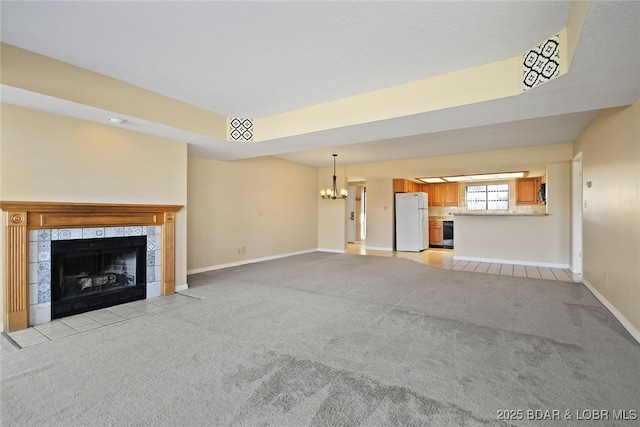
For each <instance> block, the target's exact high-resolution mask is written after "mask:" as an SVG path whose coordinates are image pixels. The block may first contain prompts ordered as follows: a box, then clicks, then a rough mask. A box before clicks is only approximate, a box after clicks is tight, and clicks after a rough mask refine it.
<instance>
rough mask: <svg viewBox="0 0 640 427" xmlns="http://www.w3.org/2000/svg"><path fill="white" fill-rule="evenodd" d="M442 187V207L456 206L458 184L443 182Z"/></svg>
mask: <svg viewBox="0 0 640 427" xmlns="http://www.w3.org/2000/svg"><path fill="white" fill-rule="evenodd" d="M439 185H441V186H442V206H458V183H457V182H445V183H444V184H439Z"/></svg>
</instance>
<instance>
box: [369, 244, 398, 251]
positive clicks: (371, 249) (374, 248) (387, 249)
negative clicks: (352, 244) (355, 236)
mask: <svg viewBox="0 0 640 427" xmlns="http://www.w3.org/2000/svg"><path fill="white" fill-rule="evenodd" d="M364 249H365V250H367V251H385V252H393V248H385V247H382V246H367V245H365V246H364Z"/></svg>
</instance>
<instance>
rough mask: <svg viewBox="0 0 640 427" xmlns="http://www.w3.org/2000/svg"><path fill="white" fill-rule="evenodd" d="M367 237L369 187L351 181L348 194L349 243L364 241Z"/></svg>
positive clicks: (362, 183)
mask: <svg viewBox="0 0 640 427" xmlns="http://www.w3.org/2000/svg"><path fill="white" fill-rule="evenodd" d="M366 237H367V187H366V184H365V183H364V182H357V183H349V186H348V196H347V243H360V242H364V241H365V239H366Z"/></svg>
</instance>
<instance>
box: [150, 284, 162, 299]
mask: <svg viewBox="0 0 640 427" xmlns="http://www.w3.org/2000/svg"><path fill="white" fill-rule="evenodd" d="M159 296H160V282H151V283H147V299H149V298H155V297H159Z"/></svg>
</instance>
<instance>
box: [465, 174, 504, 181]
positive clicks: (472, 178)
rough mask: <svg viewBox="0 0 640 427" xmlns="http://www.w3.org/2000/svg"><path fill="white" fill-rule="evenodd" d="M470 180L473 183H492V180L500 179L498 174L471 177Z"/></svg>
mask: <svg viewBox="0 0 640 427" xmlns="http://www.w3.org/2000/svg"><path fill="white" fill-rule="evenodd" d="M469 178H470V179H471V180H472V181H490V180H492V179H498V175H496V174H493V173H491V174H484V175H469Z"/></svg>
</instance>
